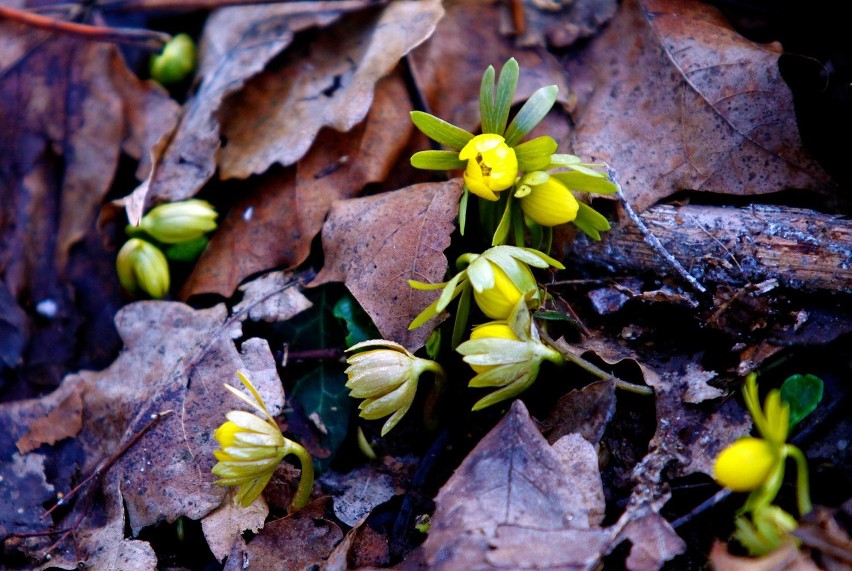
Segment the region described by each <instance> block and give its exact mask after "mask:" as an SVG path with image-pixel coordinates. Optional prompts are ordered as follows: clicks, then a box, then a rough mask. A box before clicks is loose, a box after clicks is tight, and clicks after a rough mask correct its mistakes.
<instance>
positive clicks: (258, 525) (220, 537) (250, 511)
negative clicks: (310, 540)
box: [201, 488, 269, 561]
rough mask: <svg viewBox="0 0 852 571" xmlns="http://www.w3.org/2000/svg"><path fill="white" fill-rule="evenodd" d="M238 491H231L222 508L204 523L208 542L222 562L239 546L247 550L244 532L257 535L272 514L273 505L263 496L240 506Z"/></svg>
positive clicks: (233, 489)
mask: <svg viewBox="0 0 852 571" xmlns="http://www.w3.org/2000/svg"><path fill="white" fill-rule="evenodd" d="M235 490H236V488H229V489H228V495H227V497H226V498H225V501H223V502H222V505H221V506H219V507H218V508H217V509H215V510H213V511H212V512H210V513H209V514H207V516H206V517H205V518H204V519H202V520H201V529H202V530H203V531H204V539H206V540H207V545H208V546H209V547H210V551H211V552H213V556H214V557H215V558H216V559H217V560H218V561H222V560H223V559H224V558H225V557H227V556H228V555H229V554H230V553H231V551H232V550H233V548H235V547H236V548H237V549H240V548H242V549H245V545H246V544H245V541H244V540H243V532H244V531H251V532H252V533H257V532H258V531H260V530H261V529H262V528H263V523H264V522H265V521H266V516H268V515H269V506H268V505H267V504H266V501H265V500H264V499H263V497H260V498H258V499H257V500H256V501H254V502H252V503H251V504H250V505H248V506H247V507H242V506H238V505H236V504H235V503H234V501H233V496H234V494H235Z"/></svg>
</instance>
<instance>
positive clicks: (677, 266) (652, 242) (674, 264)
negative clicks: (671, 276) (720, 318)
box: [609, 169, 707, 293]
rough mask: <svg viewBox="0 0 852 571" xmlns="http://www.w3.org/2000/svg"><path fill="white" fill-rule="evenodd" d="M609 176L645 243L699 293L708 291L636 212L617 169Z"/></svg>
mask: <svg viewBox="0 0 852 571" xmlns="http://www.w3.org/2000/svg"><path fill="white" fill-rule="evenodd" d="M609 178H610V180H612V182H613V184H615V188H616V193H617V195H618V198H619V200H621V205H622V206H623V207H624V211H625V212H626V213H627V216H628V218H630V220H631V221H633V224H635V225H636V227H637V228H638V229H639V232H641V233H642V237H643V238H644V239H645V243H646V244H648V246H650V247H651V249H652V250H654V252H656V253H657V254H658V255H659V256H660V257H662V258H663V259H664V260H665V261H666V263H668V265H669V266H670V267H671V268H672V269H673V270H674V271H675V273H677V275H679V276H680V277H682V278H683V279H684V280H686V281H687V282H688V283H689V285H691V286H692V287H693V288H694V289H695V290H696V291H698V292H699V293H707V288H705V287H704V286H703V285H701V283H700V282H699V281H698V280H697V279H695V278H694V277H692V275H691V274H690V273H689V272H687V271H686V268H684V267H683V266H682V265H681V263H680V262H678V261H677V260H676V259H675V257H674V256H672V255H671V254H670V253H669V251H668V250H666V248H665V246H663V244H662V243H661V242H660V240H659V239H658V238H657V237H656V236H654V234H652V233H651V231H650V230H649V229H648V227H647V226H645V223H644V222H643V221H642V219H641V218H640V217H639V215H638V214H636V211H635V210H633V207H632V206H630V203H629V202H628V201H627V197H626V196H624V190H622V188H621V185H620V184H618V179H617V178H616V173H615V169H610V170H609Z"/></svg>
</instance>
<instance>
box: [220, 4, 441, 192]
mask: <svg viewBox="0 0 852 571" xmlns="http://www.w3.org/2000/svg"><path fill="white" fill-rule="evenodd" d="M442 15H443V8H442V7H441V2H440V1H437V0H424V1H419V2H414V1H408V0H404V1H398V2H392V3H390V4H389V5H388V6H387V7H386V8H384V10H383V11H382V12H381V13H380V14H378V15H375V14H372V13H368V14H357V15H355V16H350V17H348V18H347V19H346V20H345V21H342V22H340V24H338V25H336V26H333V27H330V28H327V29H325V30H324V31H323V33H322V34H320V36H319V38H318V39H317V41H316V42H315V43H313V44H312V45H311V46H310V51H309V53H308V54H307V55H305V54H301V53H300V54H295V53H294V54H291V55H290V56H289V57H287V56H285V58H286V61H285V63H284V64H283V65H282V66H281V67H280V68H278V69H275V70H269V71H266V72H265V73H263V74H261V75H260V76H258V77H257V78H256V79H254V80H252V81H251V82H250V83H249V84H248V85H246V87H245V88H244V89H243V90H242V91H241V92H240V93H239V94H237V95H236V96H235V97H233V98H232V99H231V100H229V102H228V105H227V107H226V109H225V114H226V116H227V120H226V121H225V123H224V124H223V127H222V133H223V134H224V136H225V137H226V138H227V140H228V144H227V146H225V147H223V148H222V149H221V150H220V151H219V155H218V161H219V166H220V170H221V176H222V178H224V179H228V178H247V177H248V176H250V175H252V174H260V173H262V172H264V171H266V170H267V169H268V168H269V167H270V166H271V165H272V164H274V163H279V164H281V165H283V166H288V165H291V164H293V163H295V162H296V161H298V160H299V159H300V158H302V156H304V154H305V153H306V152H307V151H308V149H309V148H310V146H311V143H312V142H313V141H314V138H315V137H316V135H317V133H318V132H319V131H320V129H321V128H322V127H331V128H333V129H335V130H336V131H340V132H346V131H349V130H350V129H352V127H354V126H355V125H357V124H358V123H360V122H361V121H363V120H364V117H366V116H367V112H368V111H369V109H370V106H371V104H372V101H373V90H374V86H375V84H376V82H377V81H378V80H379V79H380V78H382V77H383V76H385V75H387V74H388V73H390V72H391V71H392V70H393V68H394V67H395V66H396V65H397V63H398V62H399V59H400V58H402V57H403V56H404V55H405V54H407V53H408V52H409V51H410V50H411V49H413V48H414V47H416V46H417V45H418V44H420V43H421V42H422V41H423V40H425V39H426V38H427V37H429V35H431V33H432V31H433V30H434V28H435V25H436V24H437V22H438V20H439V19H440V18H441V16H442Z"/></svg>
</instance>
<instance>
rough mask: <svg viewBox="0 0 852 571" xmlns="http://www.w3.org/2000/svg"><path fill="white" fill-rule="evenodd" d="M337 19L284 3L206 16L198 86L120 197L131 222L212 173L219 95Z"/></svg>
mask: <svg viewBox="0 0 852 571" xmlns="http://www.w3.org/2000/svg"><path fill="white" fill-rule="evenodd" d="M339 17H340V13H339V12H321V13H314V14H301V15H294V14H293V9H292V6H290V5H288V4H273V5H262V6H239V7H231V8H222V9H220V10H217V11H216V12H214V13H213V14H211V15H210V17H209V18H208V20H207V24H206V26H205V28H204V33H203V36H202V39H201V49H200V51H201V64H200V70H199V76H200V77H201V85H200V86H199V88H198V91H197V92H196V94H195V95H194V96H193V97H192V98H191V99H190V100H189V101H188V102H187V103H186V105H185V106H184V109H183V114H182V116H181V118H180V122H179V123H178V124H177V126H176V127H175V128H174V130H173V131H172V132H171V133H170V135H169V136H168V138H167V139H164V140H163V141H162V142H161V144H160V145H159V146H158V148H157V149H156V151H155V156H154V161H155V168H154V170H153V171H152V172H151V174H150V176H149V177H148V179H147V180H145V181H144V182H143V183H142V184H141V185H140V186H139V187H138V188H137V189H136V190H134V191H133V194H131V195H130V196H129V197H127V199H125V201H124V203H125V204H126V209H127V218H128V219H129V220H130V222H131V224H138V223H139V220H140V219H141V218H142V215H143V214H144V213H145V210H147V208H148V207H150V206H151V205H152V204H154V203H155V202H168V201H175V200H183V199H185V198H189V197H191V196H194V195H195V194H196V193H197V192H198V190H199V189H200V188H201V187H202V186H203V185H204V183H206V182H207V181H208V180H209V179H210V177H212V176H213V173H214V172H215V171H216V161H215V155H216V150H217V149H218V148H219V145H220V140H219V115H218V112H219V108H220V107H221V106H222V101H223V100H224V99H225V97H226V96H227V95H228V94H230V93H234V92H235V91H238V90H239V89H240V88H242V87H243V85H244V84H245V82H246V81H247V80H248V79H249V78H251V77H253V76H254V75H255V74H257V73H259V72H260V71H261V70H263V68H264V67H265V66H266V64H267V63H268V62H269V61H270V60H271V59H272V58H274V57H275V56H276V55H278V54H279V53H280V52H281V51H282V50H283V49H284V48H286V47H287V46H288V45H290V42H292V41H293V36H294V34H295V33H296V32H299V31H301V30H304V29H306V28H310V27H312V26H322V25H327V24H329V23H330V22H333V21H334V20H336V19H337V18H339ZM232 291H233V290H232Z"/></svg>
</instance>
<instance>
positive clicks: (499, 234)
mask: <svg viewBox="0 0 852 571" xmlns="http://www.w3.org/2000/svg"><path fill="white" fill-rule="evenodd" d="M511 214H512V195H511V194H510V195H509V196H508V197H506V208H504V209H503V216H502V217H501V218H500V224H498V225H497V230H495V231H494V237H493V238H492V239H491V245H492V246H500V245H501V244H505V243H506V238H508V237H509V227H510V226H511V225H512V216H511Z"/></svg>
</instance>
